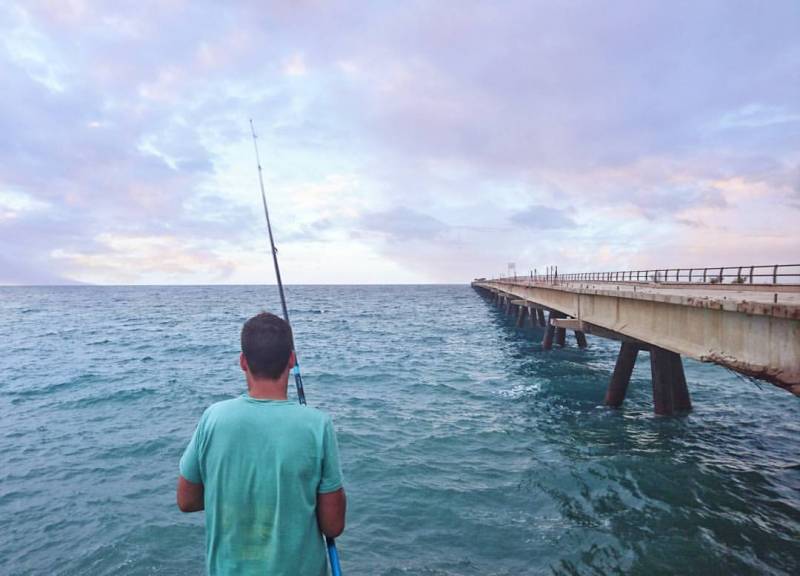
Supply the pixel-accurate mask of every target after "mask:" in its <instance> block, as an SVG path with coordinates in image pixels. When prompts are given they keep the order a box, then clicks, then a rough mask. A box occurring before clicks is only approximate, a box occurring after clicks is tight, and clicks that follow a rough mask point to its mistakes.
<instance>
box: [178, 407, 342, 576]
mask: <svg viewBox="0 0 800 576" xmlns="http://www.w3.org/2000/svg"><path fill="white" fill-rule="evenodd" d="M180 469H181V475H182V476H183V477H184V478H186V479H187V480H189V481H190V482H195V483H200V482H202V484H204V489H205V494H204V501H205V512H206V549H207V562H208V569H209V574H212V575H221V574H259V575H264V574H270V575H282V574H285V575H287V576H288V575H292V576H305V575H309V576H319V575H323V574H325V573H326V570H327V569H326V558H325V546H324V543H323V540H322V535H321V533H320V529H319V526H318V524H317V516H316V503H317V494H324V493H329V492H334V491H336V490H338V489H340V488H341V486H342V478H341V472H340V467H339V455H338V449H337V446H336V436H335V434H334V430H333V425H332V423H331V420H330V418H329V417H328V416H327V415H325V414H324V413H322V412H320V411H318V410H315V409H313V408H308V407H303V406H300V405H298V404H296V403H294V402H291V401H289V400H261V399H255V398H251V397H250V396H248V395H243V396H241V397H239V398H236V399H232V400H226V401H224V402H219V403H217V404H214V405H213V406H211V407H209V408H208V409H207V410H206V411H205V413H204V414H203V417H202V418H201V419H200V423H199V424H198V426H197V430H196V431H195V434H194V436H193V437H192V440H191V442H190V443H189V445H188V446H187V448H186V451H185V452H184V455H183V458H181V464H180Z"/></svg>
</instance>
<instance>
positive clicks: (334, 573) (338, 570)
mask: <svg viewBox="0 0 800 576" xmlns="http://www.w3.org/2000/svg"><path fill="white" fill-rule="evenodd" d="M325 544H326V545H327V546H328V558H329V559H330V561H331V576H342V567H341V565H340V564H339V551H338V550H337V549H336V541H335V540H334V539H333V538H331V537H330V536H325Z"/></svg>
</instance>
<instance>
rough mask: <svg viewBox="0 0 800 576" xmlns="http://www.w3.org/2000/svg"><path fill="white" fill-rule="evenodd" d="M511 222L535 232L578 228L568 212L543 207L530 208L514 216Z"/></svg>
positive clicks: (533, 206)
mask: <svg viewBox="0 0 800 576" xmlns="http://www.w3.org/2000/svg"><path fill="white" fill-rule="evenodd" d="M509 220H511V222H512V223H513V224H516V225H517V226H523V227H525V228H532V229H534V230H555V229H559V228H574V227H575V226H576V224H575V221H574V220H573V219H572V217H571V216H570V215H569V213H568V212H567V211H566V210H561V209H558V208H553V207H551V206H542V205H532V206H528V207H527V208H526V209H525V210H522V211H520V212H516V213H514V214H512V215H511V217H510V218H509Z"/></svg>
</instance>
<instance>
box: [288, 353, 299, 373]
mask: <svg viewBox="0 0 800 576" xmlns="http://www.w3.org/2000/svg"><path fill="white" fill-rule="evenodd" d="M296 364H297V354H295V353H294V350H292V353H291V354H289V370H291V369H292V368H294V367H295V365H296Z"/></svg>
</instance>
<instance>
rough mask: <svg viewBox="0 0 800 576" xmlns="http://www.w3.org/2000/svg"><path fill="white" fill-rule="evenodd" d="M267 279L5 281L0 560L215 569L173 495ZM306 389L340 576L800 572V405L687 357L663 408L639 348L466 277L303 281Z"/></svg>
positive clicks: (293, 293)
mask: <svg viewBox="0 0 800 576" xmlns="http://www.w3.org/2000/svg"><path fill="white" fill-rule="evenodd" d="M274 292H275V290H274V288H273V287H130V288H92V287H69V288H66V287H64V288H0V454H2V465H1V466H0V574H14V575H17V574H54V575H79V574H80V575H85V574H91V575H106V574H108V575H110V574H134V575H145V574H147V575H151V574H176V575H177V574H181V575H183V574H201V573H203V570H204V547H203V524H202V521H203V518H202V515H201V514H194V515H182V514H181V513H180V512H178V510H177V508H176V507H175V505H174V487H175V480H176V475H177V463H178V458H179V457H180V454H181V451H182V450H183V447H184V446H185V444H186V442H187V441H188V439H189V436H190V434H191V432H192V430H193V428H194V425H195V423H196V421H197V418H198V417H199V416H200V414H201V412H202V410H203V409H204V408H205V407H206V406H207V405H208V404H210V403H211V402H214V401H217V400H222V399H224V398H228V397H231V396H234V395H238V394H240V393H241V391H242V389H243V386H244V384H243V380H242V378H241V375H240V372H239V371H238V368H237V354H238V331H239V328H240V325H241V323H242V321H243V320H244V319H246V318H247V317H248V316H250V315H252V314H253V313H255V312H257V311H259V310H260V309H262V308H271V309H273V310H274V309H277V302H276V299H275V294H274ZM288 297H289V300H290V304H291V313H292V314H293V320H294V322H295V324H296V327H295V331H296V334H297V341H298V347H299V351H300V355H301V360H302V362H303V367H304V371H305V380H306V386H307V395H308V399H309V403H310V404H312V405H315V406H318V407H321V408H323V409H325V410H327V411H329V412H330V413H332V415H333V417H334V420H335V423H336V425H337V428H338V431H339V441H340V446H341V451H342V457H343V466H344V473H345V477H346V486H347V490H348V494H349V500H350V509H349V516H348V520H349V525H348V528H347V531H346V533H345V534H344V535H343V537H342V538H341V539H340V540H339V543H340V551H341V554H342V558H343V567H344V569H345V574H347V575H348V576H354V575H364V576H367V575H369V576H372V575H382V576H401V575H423V576H425V575H427V576H434V575H437V576H438V575H455V574H458V575H461V574H463V575H496V576H501V575H503V576H511V575H515V576H516V575H521V574H542V573H544V574H615V573H623V572H625V573H636V574H657V573H680V574H730V573H735V574H798V573H800V468H798V465H799V464H800V443H798V437H799V436H800V434H798V433H800V401H798V399H797V398H794V397H793V396H791V395H790V394H787V393H786V392H783V391H781V390H778V389H775V388H774V387H772V386H771V385H768V384H764V385H763V386H762V387H761V389H759V388H758V387H756V386H754V385H753V384H751V383H750V382H747V381H745V380H742V379H741V378H739V377H737V376H736V375H734V374H731V373H729V372H727V371H725V370H723V369H721V368H719V367H715V366H707V365H702V364H699V363H696V362H692V361H686V363H685V364H686V374H687V379H688V381H689V388H690V390H691V392H692V395H693V400H694V405H695V410H694V412H693V413H692V414H691V415H689V416H688V417H685V418H672V419H664V418H655V417H654V416H653V415H652V413H651V396H650V393H649V391H648V385H649V379H648V377H649V370H648V367H649V364H648V362H647V358H646V355H643V356H642V358H640V361H639V365H638V366H637V369H636V371H635V373H634V380H633V381H632V384H631V387H632V389H631V391H630V392H629V398H628V400H627V401H626V406H625V408H624V410H621V411H609V410H606V409H604V408H603V407H602V406H601V402H602V397H603V393H604V389H605V384H606V382H607V380H608V377H609V374H610V372H611V370H612V368H613V363H614V359H615V352H616V347H615V346H614V345H613V344H612V343H609V342H606V341H603V340H599V339H592V338H591V337H590V341H589V344H590V348H589V349H588V350H585V351H579V350H578V349H576V348H575V347H574V344H572V346H571V347H568V348H566V349H563V350H554V351H552V352H550V353H543V352H541V351H540V349H539V345H538V341H539V340H540V338H541V333H539V332H536V331H533V332H527V333H526V332H525V331H519V330H515V329H514V328H513V327H511V326H509V325H508V324H507V323H506V321H505V319H504V318H503V317H502V316H501V315H500V314H499V313H498V312H497V311H496V310H495V309H494V308H493V307H491V306H490V305H488V304H487V303H486V302H485V301H484V300H483V299H482V298H480V297H479V296H478V295H477V294H476V293H474V292H473V291H472V290H471V289H470V288H468V287H465V286H424V287H414V286H396V287H392V286H382V287H355V286H354V287H341V286H338V287H324V286H319V287H289V289H288Z"/></svg>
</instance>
